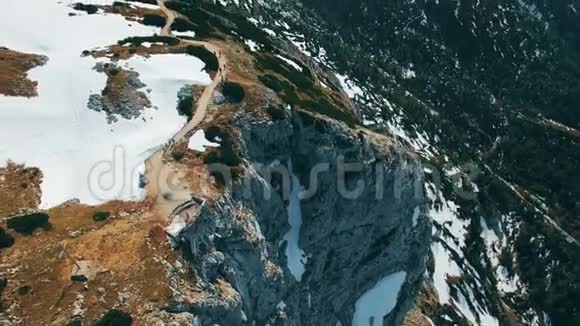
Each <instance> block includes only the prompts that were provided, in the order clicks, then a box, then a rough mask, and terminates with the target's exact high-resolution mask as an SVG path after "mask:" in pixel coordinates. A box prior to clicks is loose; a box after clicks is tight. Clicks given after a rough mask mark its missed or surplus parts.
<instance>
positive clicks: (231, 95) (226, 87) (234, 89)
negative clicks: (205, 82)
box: [222, 81, 246, 103]
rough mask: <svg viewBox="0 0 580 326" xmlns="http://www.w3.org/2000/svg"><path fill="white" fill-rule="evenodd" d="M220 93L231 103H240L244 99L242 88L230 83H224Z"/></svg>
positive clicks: (244, 94)
mask: <svg viewBox="0 0 580 326" xmlns="http://www.w3.org/2000/svg"><path fill="white" fill-rule="evenodd" d="M222 93H223V94H224V96H225V97H226V99H227V100H228V101H229V102H231V103H240V102H241V101H243V100H244V98H245V97H246V92H244V88H243V87H242V86H241V85H240V84H238V83H235V82H231V81H227V82H224V84H223V86H222Z"/></svg>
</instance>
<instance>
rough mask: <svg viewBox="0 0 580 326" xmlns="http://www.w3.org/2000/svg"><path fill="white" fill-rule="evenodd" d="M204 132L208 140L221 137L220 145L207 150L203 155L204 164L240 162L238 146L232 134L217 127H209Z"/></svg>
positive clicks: (229, 164) (235, 163)
mask: <svg viewBox="0 0 580 326" xmlns="http://www.w3.org/2000/svg"><path fill="white" fill-rule="evenodd" d="M204 132H205V138H206V139H208V140H210V141H215V140H216V139H221V141H220V145H221V146H220V147H218V148H216V149H214V150H212V151H211V152H209V153H208V154H207V155H206V157H205V163H206V164H213V163H222V164H225V165H227V166H238V165H239V164H240V163H242V158H241V156H240V153H239V149H238V146H237V145H236V142H235V140H234V139H233V137H232V136H230V134H229V133H228V132H226V131H225V130H222V129H221V128H219V127H209V128H207V129H206V130H204Z"/></svg>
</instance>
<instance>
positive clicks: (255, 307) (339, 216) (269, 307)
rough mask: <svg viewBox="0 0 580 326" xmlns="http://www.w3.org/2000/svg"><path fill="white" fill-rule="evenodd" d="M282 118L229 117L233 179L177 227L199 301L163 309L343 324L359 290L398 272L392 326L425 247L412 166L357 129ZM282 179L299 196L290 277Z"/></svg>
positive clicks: (411, 293)
mask: <svg viewBox="0 0 580 326" xmlns="http://www.w3.org/2000/svg"><path fill="white" fill-rule="evenodd" d="M283 117H284V118H280V116H278V118H277V119H275V120H274V121H271V120H270V119H259V118H258V117H257V116H256V115H255V114H253V113H252V112H249V110H247V111H245V112H240V113H239V114H238V115H236V116H235V117H234V118H233V119H232V121H234V124H235V131H234V132H235V133H237V135H236V136H237V137H238V138H239V141H240V143H239V152H240V156H241V157H242V158H243V160H244V163H243V171H244V172H243V175H242V176H240V178H238V179H236V180H234V182H233V185H231V187H228V188H226V190H225V192H224V195H223V197H222V198H221V199H220V200H219V201H218V202H216V203H214V204H213V205H209V206H208V207H205V208H204V209H203V210H202V211H201V212H200V214H199V216H198V218H197V219H196V220H195V222H194V223H193V224H191V225H190V226H189V227H188V228H186V229H185V230H184V231H183V233H182V241H183V245H184V250H185V251H186V253H187V255H188V256H189V260H190V262H191V263H190V270H191V271H192V274H193V278H194V280H195V283H196V284H197V286H199V288H200V289H201V293H203V294H200V295H199V297H196V298H193V299H191V298H189V299H188V300H183V302H176V303H175V304H174V305H172V306H171V307H170V308H169V309H170V310H172V311H174V312H184V311H188V312H192V313H193V314H195V315H196V317H197V318H198V320H199V321H200V323H201V324H202V325H206V324H210V323H218V324H222V325H242V324H252V323H253V322H257V323H259V324H267V325H333V326H334V325H337V322H340V323H341V324H342V325H350V324H351V321H352V316H353V313H354V310H355V303H356V301H357V300H358V298H359V297H360V296H361V295H362V294H363V293H365V292H366V291H367V290H369V289H370V288H372V287H373V286H374V285H375V284H376V283H377V281H379V280H380V279H381V278H382V277H384V276H386V275H389V274H392V273H395V272H398V271H405V272H406V273H407V276H406V280H405V282H404V284H403V286H402V289H401V291H400V293H399V296H398V300H397V304H396V306H395V308H394V309H393V310H392V311H391V313H390V314H389V315H388V316H387V318H386V319H385V324H386V325H395V324H401V322H402V319H403V317H404V314H405V313H406V311H407V310H408V309H409V307H410V305H411V304H412V303H413V302H414V300H415V296H416V293H417V291H418V288H419V287H420V285H421V282H422V275H423V273H424V271H425V264H424V261H425V256H426V253H427V248H428V246H429V239H430V231H429V230H430V222H429V219H428V218H427V217H426V216H425V208H424V199H423V195H422V189H423V174H422V168H421V165H420V163H419V160H418V159H417V158H416V157H415V156H414V155H413V154H412V153H410V152H409V151H408V150H407V149H405V148H403V147H402V146H400V145H399V144H398V143H396V142H395V141H394V140H392V139H389V138H386V137H384V136H381V135H377V134H374V133H371V132H369V131H366V130H352V129H349V128H348V127H346V126H345V125H343V124H342V123H339V122H336V121H334V120H327V119H325V118H321V117H317V116H313V115H311V114H310V113H306V112H302V111H295V112H291V111H290V110H285V111H284V114H283ZM288 162H292V163H293V164H292V166H293V171H288V170H287V169H286V168H287V167H288ZM210 168H219V166H214V167H212V166H210ZM273 171H275V172H273ZM292 173H293V174H295V175H296V176H297V177H298V178H299V179H300V183H301V184H302V185H304V188H305V191H303V193H302V195H303V198H302V200H301V202H300V206H301V209H302V219H303V223H302V225H301V228H300V236H299V242H298V245H299V247H300V248H301V249H302V250H303V251H304V254H305V257H304V261H306V263H305V265H304V269H305V272H304V274H303V275H302V277H301V278H300V280H297V278H296V277H295V276H294V275H293V273H292V272H291V271H290V270H289V267H288V264H287V256H286V254H285V249H286V246H287V245H288V244H287V241H285V240H284V239H285V238H284V235H285V234H286V233H287V231H288V230H289V223H288V213H287V205H288V200H289V198H288V190H289V188H290V185H289V184H288V183H287V180H288V179H290V178H289V177H290V174H292ZM395 295H396V294H395ZM375 324H376V323H375Z"/></svg>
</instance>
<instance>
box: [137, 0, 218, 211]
mask: <svg viewBox="0 0 580 326" xmlns="http://www.w3.org/2000/svg"><path fill="white" fill-rule="evenodd" d="M157 4H158V5H159V8H160V9H161V11H163V13H164V14H165V16H166V23H165V26H163V28H162V29H161V36H171V35H172V34H171V25H172V24H173V21H174V20H175V17H176V16H177V14H176V12H175V11H173V10H170V9H168V8H167V7H166V6H165V0H157ZM181 42H182V43H186V44H191V45H197V46H203V47H205V48H206V49H207V50H209V51H211V52H213V54H214V55H215V56H216V57H217V58H218V61H219V66H220V69H218V71H217V72H216V74H215V76H214V78H213V80H212V83H211V84H209V85H208V86H206V87H205V89H204V90H203V93H202V95H201V96H200V98H199V99H198V100H197V101H195V102H194V104H193V106H194V107H193V108H192V110H193V112H194V115H193V117H192V118H191V120H190V121H189V122H187V124H186V125H184V126H183V127H182V128H181V129H180V130H179V131H178V132H177V133H176V134H175V135H174V136H173V137H172V138H171V142H172V143H179V142H181V141H182V140H183V139H184V138H185V137H186V136H187V134H188V133H189V132H191V131H192V130H193V129H195V128H196V127H197V126H198V125H199V124H200V123H201V122H202V121H203V119H204V118H205V115H206V112H207V107H208V105H209V103H210V101H211V100H212V98H213V93H214V91H215V89H216V88H217V87H218V85H219V84H220V83H221V81H222V79H225V77H226V74H227V60H226V58H225V56H222V55H221V52H220V49H219V48H218V47H217V46H215V45H213V44H211V43H208V42H204V41H192V40H181ZM192 91H193V90H192ZM164 151H165V149H160V150H158V151H157V152H155V153H154V154H153V155H151V157H149V158H148V159H147V161H146V162H145V177H146V180H147V185H146V187H145V190H146V194H147V195H146V196H147V198H150V199H153V200H154V207H155V208H156V209H157V212H158V213H159V215H160V216H161V217H163V218H164V219H168V218H169V217H170V215H171V213H172V212H173V211H174V210H175V208H177V207H178V206H179V205H181V204H182V203H184V202H185V201H188V200H190V199H191V194H190V193H189V192H188V191H186V190H185V187H184V186H183V185H181V184H180V180H179V179H180V178H181V177H183V176H180V175H179V171H175V170H174V169H173V168H172V167H171V166H169V165H168V164H165V162H164V161H163V154H164Z"/></svg>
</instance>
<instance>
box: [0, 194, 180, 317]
mask: <svg viewBox="0 0 580 326" xmlns="http://www.w3.org/2000/svg"><path fill="white" fill-rule="evenodd" d="M148 209H149V207H148V206H147V205H146V204H145V203H135V202H118V201H117V202H110V203H107V204H105V205H101V206H98V207H93V206H86V205H79V204H65V205H61V206H59V207H56V208H53V209H50V210H49V211H48V212H47V213H48V214H49V215H50V216H51V219H50V222H51V224H52V229H51V230H49V231H41V232H38V233H37V234H35V235H34V236H29V237H17V238H16V244H15V245H14V246H13V247H11V248H8V249H6V250H5V251H3V252H2V256H1V258H0V263H1V267H2V271H4V273H3V274H5V275H6V276H8V280H9V286H8V288H7V289H6V290H5V292H4V293H5V295H4V298H3V299H4V301H5V303H6V304H7V305H14V307H16V308H15V312H16V314H17V315H19V316H21V317H23V318H24V324H26V325H40V324H44V325H46V324H50V323H53V322H56V323H57V324H65V323H66V321H67V320H68V319H69V318H70V316H71V313H72V305H73V303H74V301H75V299H76V297H77V295H78V294H82V295H83V296H84V297H85V305H84V308H85V309H86V312H85V319H84V320H85V321H93V320H95V319H97V318H98V316H100V315H102V314H103V313H104V312H106V311H107V310H109V309H111V308H113V307H122V308H123V309H125V310H126V311H129V312H131V314H132V315H133V317H134V318H136V319H137V320H139V318H141V317H142V315H143V314H145V313H146V312H147V311H145V310H144V309H145V307H146V305H153V306H154V307H156V309H159V308H160V307H161V306H162V305H163V304H165V303H166V302H167V301H168V299H169V297H170V295H171V290H170V288H169V281H168V280H167V276H166V275H167V273H166V270H165V268H164V266H163V265H162V264H161V263H160V262H159V260H160V259H165V260H167V261H175V260H177V259H178V254H177V252H174V251H172V250H171V249H170V248H169V247H168V245H167V242H166V238H165V237H164V236H160V234H159V232H155V230H156V229H159V227H158V226H156V224H155V223H152V221H155V220H157V219H158V217H155V216H150V215H151V213H149V212H148ZM96 211H108V212H111V214H112V217H111V218H110V219H109V220H108V221H106V222H95V221H93V219H92V216H93V214H94V212H96ZM80 260H89V261H91V262H92V264H93V265H94V266H95V269H96V271H97V273H96V276H95V277H94V278H93V279H90V280H89V281H88V282H87V283H86V287H85V286H84V285H83V284H78V283H73V282H71V280H70V275H71V272H72V270H73V268H74V265H75V261H80ZM25 285H26V286H30V288H31V292H30V293H29V294H27V295H20V294H18V288H20V287H21V286H25Z"/></svg>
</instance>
